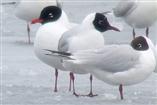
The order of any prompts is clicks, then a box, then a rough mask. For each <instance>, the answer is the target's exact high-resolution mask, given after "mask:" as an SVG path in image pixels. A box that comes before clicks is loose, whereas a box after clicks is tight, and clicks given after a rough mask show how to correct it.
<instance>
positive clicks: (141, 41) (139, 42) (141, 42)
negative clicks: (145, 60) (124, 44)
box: [131, 36, 149, 51]
mask: <svg viewBox="0 0 157 105" xmlns="http://www.w3.org/2000/svg"><path fill="white" fill-rule="evenodd" d="M131 46H132V47H133V48H134V49H135V50H138V51H145V50H148V49H149V46H148V43H147V40H146V39H145V38H144V37H143V36H139V37H136V38H135V39H134V40H133V41H132V42H131Z"/></svg>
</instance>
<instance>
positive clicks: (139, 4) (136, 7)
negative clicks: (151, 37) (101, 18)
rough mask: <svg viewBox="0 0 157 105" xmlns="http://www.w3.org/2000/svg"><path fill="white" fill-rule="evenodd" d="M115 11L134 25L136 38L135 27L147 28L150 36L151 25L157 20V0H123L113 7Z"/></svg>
mask: <svg viewBox="0 0 157 105" xmlns="http://www.w3.org/2000/svg"><path fill="white" fill-rule="evenodd" d="M113 13H114V15H115V16H117V17H122V18H124V20H125V22H126V23H127V24H129V25H130V26H131V27H133V37H134V38H135V30H134V28H146V36H147V37H148V33H149V27H150V26H151V25H152V24H153V23H155V21H156V20H157V0H122V1H121V2H119V4H118V5H117V6H116V7H115V8H114V9H113Z"/></svg>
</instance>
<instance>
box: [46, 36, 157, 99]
mask: <svg viewBox="0 0 157 105" xmlns="http://www.w3.org/2000/svg"><path fill="white" fill-rule="evenodd" d="M153 49H154V45H153V43H152V42H151V40H150V39H148V38H147V37H145V36H139V37H136V38H135V39H134V40H133V41H132V42H131V44H130V45H129V44H126V45H124V44H122V45H106V46H104V47H103V48H101V49H95V50H83V51H78V52H75V53H64V52H57V51H51V54H49V55H52V56H59V57H61V58H63V60H62V63H63V65H64V67H65V68H67V69H70V68H71V67H73V68H77V69H79V70H84V71H88V72H89V73H92V74H93V75H94V76H96V77H97V78H98V79H100V80H102V81H104V82H106V83H108V84H111V85H119V92H120V96H121V99H123V88H122V86H123V85H133V84H137V83H140V82H142V81H144V80H145V79H146V78H147V77H148V76H150V75H151V73H152V72H153V71H154V69H155V67H156V59H155V56H154V51H153Z"/></svg>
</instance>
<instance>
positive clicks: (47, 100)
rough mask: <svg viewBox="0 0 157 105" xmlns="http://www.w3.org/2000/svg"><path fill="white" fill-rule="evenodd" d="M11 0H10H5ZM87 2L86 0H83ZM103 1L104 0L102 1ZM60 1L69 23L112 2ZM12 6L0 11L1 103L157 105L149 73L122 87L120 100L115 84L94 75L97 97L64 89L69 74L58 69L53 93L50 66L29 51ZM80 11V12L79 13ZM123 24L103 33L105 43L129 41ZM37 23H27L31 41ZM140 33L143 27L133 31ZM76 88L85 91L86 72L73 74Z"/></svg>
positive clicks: (154, 78) (155, 79) (156, 84)
mask: <svg viewBox="0 0 157 105" xmlns="http://www.w3.org/2000/svg"><path fill="white" fill-rule="evenodd" d="M6 1H11V0H6ZM64 1H65V0H64ZM86 1H88V0H86ZM104 1H105V0H104ZM81 4H82V3H70V2H64V3H63V8H64V9H65V11H66V12H67V13H68V15H69V18H70V20H71V21H73V22H78V23H80V22H81V20H82V19H83V18H84V17H85V15H86V14H88V13H90V12H94V11H103V10H109V9H110V8H112V7H113V6H114V5H115V3H113V2H102V3H101V2H97V3H95V2H91V3H89V2H88V3H83V4H82V6H81ZM14 8H15V6H3V11H2V21H1V24H2V26H3V27H2V30H1V31H2V33H3V34H2V37H1V39H2V40H1V44H2V54H1V58H2V61H3V62H2V65H1V77H2V84H1V88H2V91H1V92H2V100H1V101H2V104H3V105H7V104H9V105H34V104H35V105H40V104H42V105H50V104H51V105H82V104H83V105H155V104H157V74H155V73H153V74H152V75H151V76H150V77H149V78H148V79H147V80H146V81H144V82H142V83H140V84H137V85H134V86H127V87H124V97H125V99H124V100H123V101H121V100H120V97H119V93H118V87H116V86H110V85H107V84H105V83H104V82H102V81H99V80H97V79H95V78H94V83H93V90H94V93H96V94H98V96H97V97H94V98H89V97H78V98H76V97H75V96H73V95H72V92H69V91H68V86H69V74H68V72H59V81H58V87H59V92H58V93H54V92H53V88H54V69H53V68H51V67H49V66H47V65H46V64H44V63H42V62H41V61H40V60H39V59H37V58H36V56H35V55H34V52H33V44H31V45H28V44H27V35H26V34H27V33H26V23H25V22H24V21H22V20H20V19H18V18H16V17H15V16H14V14H13V10H14ZM80 11H81V12H80ZM123 24H124V31H123V32H121V33H117V32H106V33H105V34H104V36H105V37H106V41H107V42H108V43H113V42H114V43H115V42H117V43H119V41H122V42H129V40H130V39H131V38H132V36H131V32H132V29H131V28H130V27H129V26H127V25H126V24H125V23H123ZM39 26H40V25H39V24H38V25H33V26H31V38H32V41H33V39H34V37H35V32H36V30H37V29H38V27H39ZM156 26H157V25H154V26H153V27H151V30H150V37H151V38H152V39H153V40H154V41H155V39H156V38H155V36H156V34H157V33H156V31H157V30H156ZM137 33H140V34H144V30H139V31H138V30H137ZM76 91H77V92H79V93H80V94H87V93H88V92H89V75H77V76H76Z"/></svg>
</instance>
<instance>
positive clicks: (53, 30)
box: [32, 6, 75, 92]
mask: <svg viewBox="0 0 157 105" xmlns="http://www.w3.org/2000/svg"><path fill="white" fill-rule="evenodd" d="M35 23H42V26H41V27H40V28H39V29H38V31H37V33H36V38H35V41H34V49H35V54H36V55H37V57H38V58H39V59H40V60H41V61H43V62H45V63H46V64H48V65H50V66H51V67H54V68H55V77H56V79H55V89H54V91H55V92H56V91H57V78H58V69H60V70H64V68H63V66H62V64H61V63H60V59H58V58H56V57H51V58H50V57H48V56H46V55H45V51H43V49H50V50H58V43H59V39H60V38H61V36H62V34H63V33H64V32H66V31H67V30H69V29H70V28H72V27H73V26H75V25H74V24H71V23H70V22H69V20H68V17H67V15H66V13H65V12H64V11H63V10H62V9H61V8H60V7H59V6H48V7H45V8H44V9H43V10H42V12H41V14H40V17H39V18H37V19H33V20H32V24H35Z"/></svg>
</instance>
